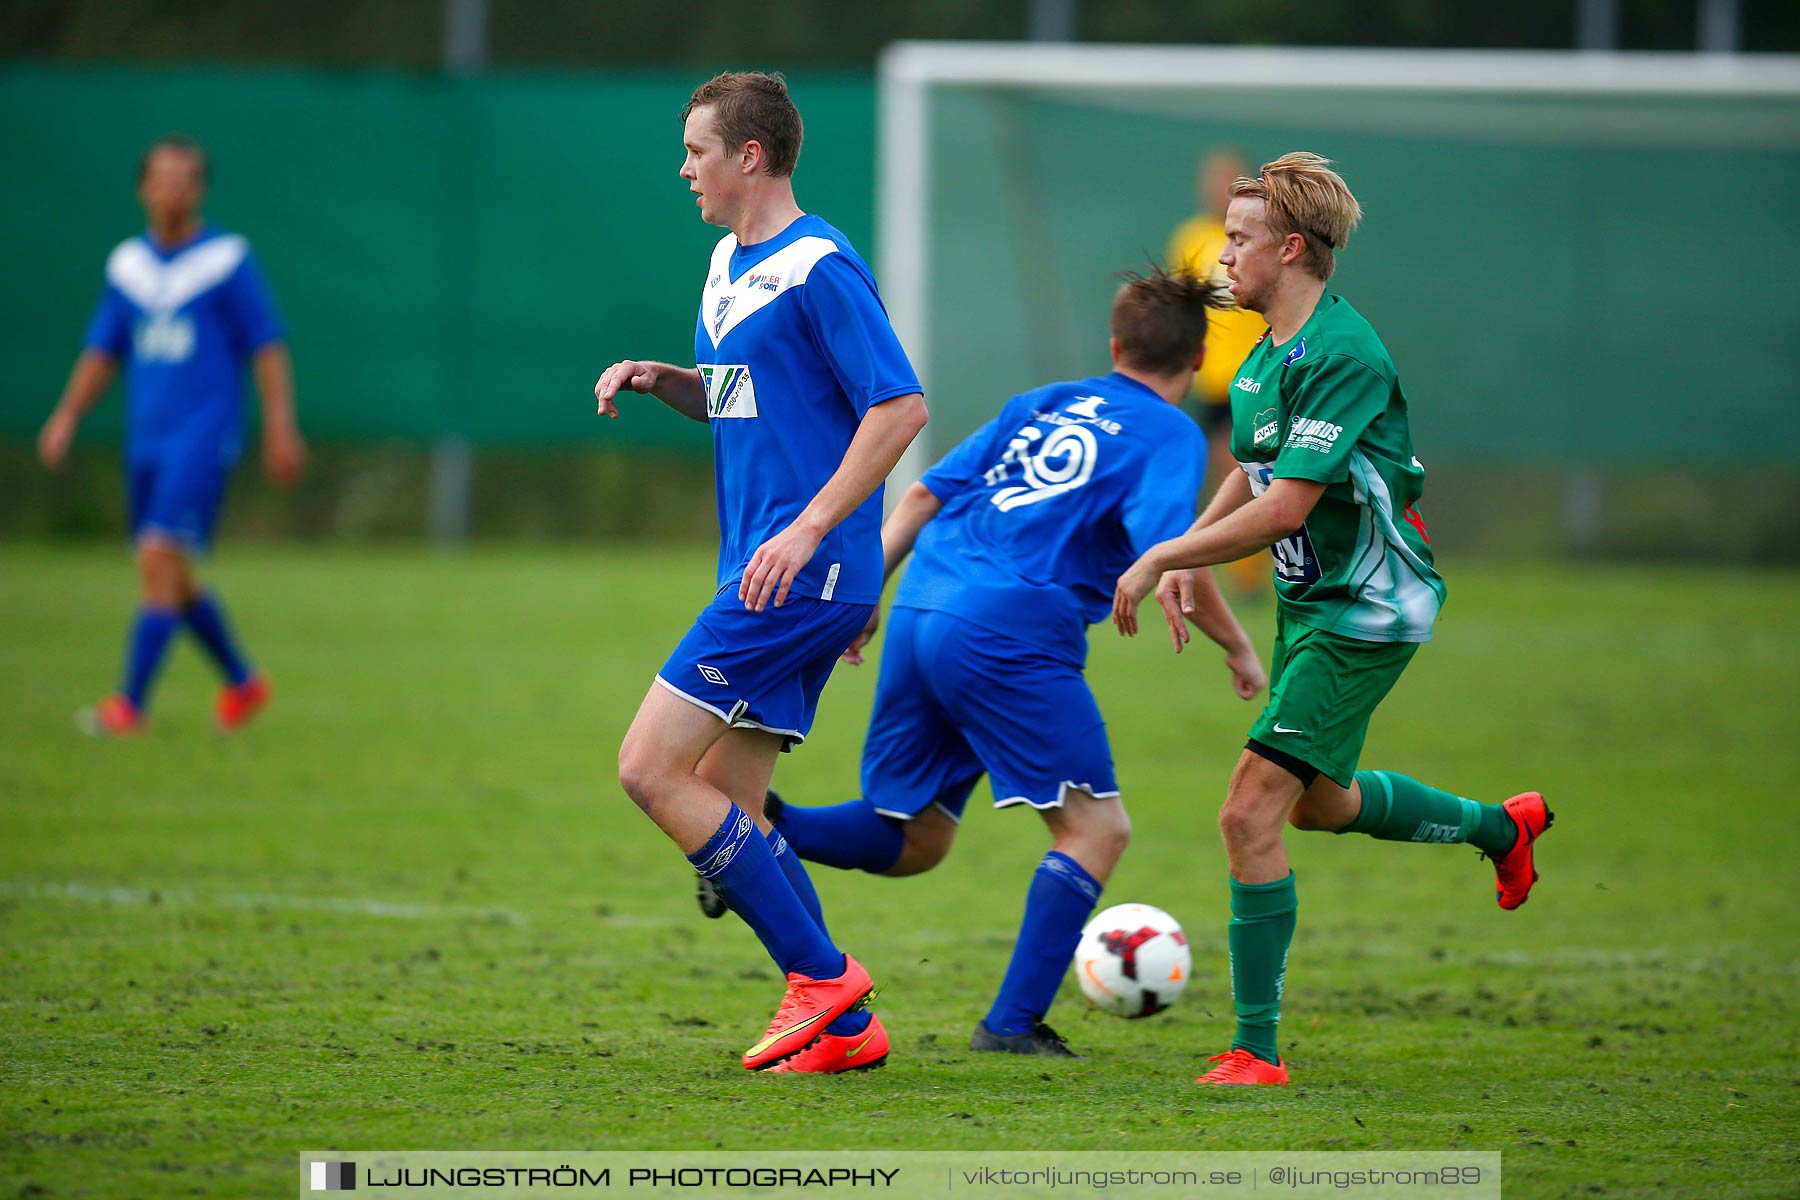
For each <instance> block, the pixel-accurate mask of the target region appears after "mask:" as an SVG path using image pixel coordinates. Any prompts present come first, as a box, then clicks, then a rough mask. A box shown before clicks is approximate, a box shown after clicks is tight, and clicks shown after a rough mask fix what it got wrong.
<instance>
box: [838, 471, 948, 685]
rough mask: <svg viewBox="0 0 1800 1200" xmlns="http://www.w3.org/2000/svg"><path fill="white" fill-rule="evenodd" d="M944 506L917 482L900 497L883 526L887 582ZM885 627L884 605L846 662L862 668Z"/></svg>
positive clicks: (883, 574)
mask: <svg viewBox="0 0 1800 1200" xmlns="http://www.w3.org/2000/svg"><path fill="white" fill-rule="evenodd" d="M943 507H944V502H943V501H941V500H939V499H938V498H937V496H936V495H935V494H934V493H933V492H932V490H931V489H930V488H928V487H926V486H925V485H924V484H922V483H914V484H913V485H912V486H911V487H909V488H907V489H906V491H905V493H904V494H902V495H901V497H900V503H898V504H896V505H894V511H893V512H891V513H889V514H888V519H887V521H886V522H885V523H883V525H882V526H881V560H882V561H881V578H882V580H883V582H886V581H887V580H889V579H892V578H893V576H894V571H895V570H896V569H897V568H898V567H899V566H900V564H901V563H903V562H905V561H906V556H907V555H908V554H911V553H912V548H913V543H914V542H916V541H918V540H919V531H920V530H921V529H924V528H925V526H926V525H927V524H928V523H929V522H930V521H931V519H932V518H933V517H935V516H937V515H938V512H939V510H941V509H942V508H943ZM880 625H881V606H880V605H876V607H875V611H874V612H872V613H870V614H869V623H868V624H866V625H864V626H863V631H862V632H861V633H859V634H857V635H856V640H855V641H854V642H851V643H850V648H849V649H848V650H846V651H844V654H843V659H844V661H845V662H846V663H849V664H850V665H851V666H853V667H860V666H861V665H862V662H863V653H862V651H863V647H864V646H867V645H868V644H869V642H870V641H871V640H873V638H874V637H875V630H876V629H877V628H879V627H880Z"/></svg>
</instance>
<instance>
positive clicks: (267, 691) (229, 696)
mask: <svg viewBox="0 0 1800 1200" xmlns="http://www.w3.org/2000/svg"><path fill="white" fill-rule="evenodd" d="M271 694H272V689H271V688H270V687H269V677H268V676H267V675H252V676H251V677H250V678H248V679H246V680H244V682H242V683H239V684H226V685H225V686H224V687H222V688H220V689H219V698H218V700H217V701H215V702H214V704H213V724H215V725H217V726H218V727H219V729H220V731H221V732H223V733H230V732H231V731H232V730H234V729H242V728H243V727H244V726H245V725H246V724H247V723H249V720H250V718H251V717H254V716H255V715H256V714H257V713H259V712H261V711H262V710H263V707H264V706H265V705H267V704H268V703H269V697H270V695H271Z"/></svg>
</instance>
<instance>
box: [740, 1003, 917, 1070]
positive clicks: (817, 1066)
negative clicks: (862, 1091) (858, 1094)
mask: <svg viewBox="0 0 1800 1200" xmlns="http://www.w3.org/2000/svg"><path fill="white" fill-rule="evenodd" d="M887 1056H888V1031H887V1030H886V1029H884V1028H883V1027H882V1024H881V1018H880V1017H870V1018H869V1027H868V1028H867V1029H865V1030H863V1031H862V1032H861V1033H858V1034H852V1035H851V1036H850V1037H839V1036H838V1035H837V1034H835V1033H821V1034H820V1035H819V1040H818V1041H816V1042H814V1043H813V1044H812V1045H810V1046H808V1047H807V1048H806V1049H804V1050H802V1051H800V1053H798V1054H796V1055H794V1057H792V1058H790V1059H787V1060H785V1061H783V1062H779V1063H776V1064H775V1065H774V1066H772V1067H770V1068H769V1074H771V1075H777V1074H780V1073H781V1072H783V1071H805V1072H810V1073H812V1074H814V1075H836V1074H839V1073H841V1072H844V1071H869V1070H873V1069H874V1068H876V1067H879V1066H883V1065H885V1064H886V1063H887Z"/></svg>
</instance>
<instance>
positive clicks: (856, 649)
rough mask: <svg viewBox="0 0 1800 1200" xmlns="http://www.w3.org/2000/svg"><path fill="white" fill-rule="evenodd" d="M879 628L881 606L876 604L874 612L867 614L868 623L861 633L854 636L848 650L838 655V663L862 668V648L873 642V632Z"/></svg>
mask: <svg viewBox="0 0 1800 1200" xmlns="http://www.w3.org/2000/svg"><path fill="white" fill-rule="evenodd" d="M880 626H881V606H880V605H879V604H878V605H876V606H875V611H873V612H871V613H870V614H869V623H868V624H867V625H864V626H863V627H862V632H861V633H859V634H857V635H856V640H855V641H854V642H851V643H850V648H849V649H848V650H846V651H844V652H843V653H842V654H840V655H838V661H840V662H844V663H848V664H849V665H850V666H853V667H860V666H862V665H863V647H864V646H867V645H868V644H869V643H870V642H872V641H874V640H875V630H876V629H878V628H879V627H880Z"/></svg>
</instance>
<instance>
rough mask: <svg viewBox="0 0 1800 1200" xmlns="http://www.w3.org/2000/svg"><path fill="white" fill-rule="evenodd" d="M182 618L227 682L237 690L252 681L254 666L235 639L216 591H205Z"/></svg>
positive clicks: (185, 610) (183, 613) (186, 610)
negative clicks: (252, 666)
mask: <svg viewBox="0 0 1800 1200" xmlns="http://www.w3.org/2000/svg"><path fill="white" fill-rule="evenodd" d="M181 617H182V619H183V620H184V621H186V622H187V627H188V628H189V629H191V630H193V631H194V636H195V637H197V638H199V639H200V644H201V645H202V646H204V647H206V652H207V653H208V654H210V655H212V660H213V661H214V662H215V663H217V664H218V665H219V672H220V674H222V675H224V676H225V682H226V683H229V684H231V685H232V686H233V687H236V686H237V685H238V684H240V683H243V682H244V681H245V680H247V679H249V678H250V664H249V663H247V662H245V661H244V654H243V651H241V650H239V649H238V645H237V640H236V639H235V638H233V637H232V636H231V623H230V622H228V621H227V620H226V619H225V607H224V605H222V604H220V603H219V598H218V596H216V595H214V594H213V593H212V592H201V593H200V596H199V598H198V599H196V600H195V601H194V602H193V603H192V604H190V605H188V606H187V608H185V609H183V610H182V613H181Z"/></svg>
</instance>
